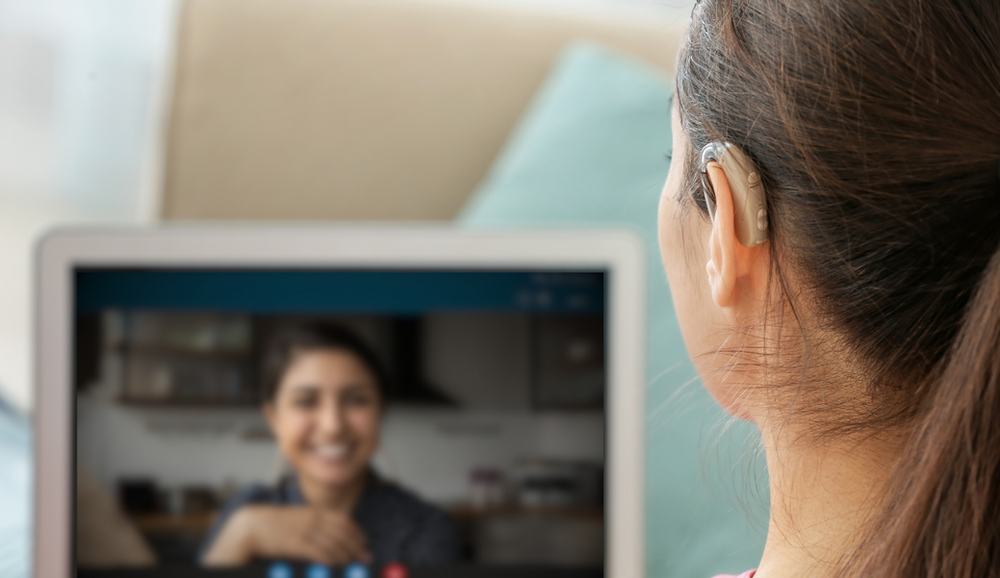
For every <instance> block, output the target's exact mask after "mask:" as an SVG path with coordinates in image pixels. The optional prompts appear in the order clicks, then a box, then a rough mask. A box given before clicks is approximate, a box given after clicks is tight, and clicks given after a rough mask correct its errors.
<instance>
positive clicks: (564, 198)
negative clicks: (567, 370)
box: [458, 43, 767, 578]
mask: <svg viewBox="0 0 1000 578" xmlns="http://www.w3.org/2000/svg"><path fill="white" fill-rule="evenodd" d="M670 96H671V86H670V83H669V81H668V80H667V79H666V78H665V77H664V76H663V75H662V73H660V72H659V71H655V70H653V69H651V68H647V67H646V66H644V65H643V64H641V63H638V62H635V61H633V60H630V59H628V58H626V57H623V56H620V55H617V54H614V53H611V52H609V51H607V50H605V49H603V48H601V47H599V46H596V45H593V44H583V43H581V44H575V45H572V46H570V47H569V48H568V49H567V50H566V51H565V52H564V54H563V55H562V57H561V58H560V60H559V62H558V64H557V66H556V67H555V69H554V70H553V72H552V74H551V75H550V77H549V79H548V80H547V82H546V83H545V85H544V86H543V87H542V89H541V91H540V92H539V93H538V95H537V96H536V97H535V100H534V102H533V103H532V105H531V106H530V108H529V109H528V111H527V113H526V114H525V115H524V117H523V118H522V119H521V121H520V123H519V125H518V127H517V128H516V129H515V131H514V132H513V134H512V136H511V137H510V139H509V140H508V142H507V144H506V146H505V148H504V150H503V151H502V153H501V154H500V156H499V158H498V159H497V160H496V162H495V164H494V165H493V167H492V169H491V170H490V172H489V174H488V176H487V177H486V179H485V180H484V182H483V183H482V184H481V185H480V187H479V189H478V190H477V191H476V193H475V194H474V195H473V197H472V198H471V199H470V201H469V203H468V204H467V206H466V207H465V208H464V210H463V211H462V213H461V215H460V216H459V218H458V221H459V223H461V224H463V225H465V226H470V227H505V228H510V227H526V226H527V227H540V226H541V227H552V226H572V227H581V226H595V227H606V226H617V227H622V226H625V227H630V228H632V229H634V230H635V231H636V232H637V233H638V234H639V235H640V236H641V237H642V239H643V241H644V243H645V245H646V251H647V260H648V273H647V275H648V279H649V287H648V288H647V296H648V297H647V298H648V300H649V302H648V312H647V315H646V319H647V321H648V328H647V330H648V337H647V338H648V353H647V359H648V364H647V368H646V371H647V376H648V388H647V393H646V416H645V417H646V444H647V445H646V459H647V473H646V570H647V572H646V574H647V576H650V577H664V578H666V577H669V578H675V577H677V578H709V577H711V576H714V575H715V574H719V573H732V574H736V573H739V572H742V571H744V570H747V569H750V568H753V567H755V566H756V564H757V563H758V562H759V561H760V556H761V553H762V550H763V541H764V534H765V531H764V526H765V525H766V524H756V525H755V524H753V523H751V522H749V521H748V515H750V519H751V520H758V521H764V522H766V513H763V514H762V512H766V502H765V501H764V500H762V499H760V498H756V499H755V498H751V499H748V500H746V501H745V503H747V504H748V505H749V508H747V509H745V508H739V507H735V506H734V501H733V500H731V499H729V500H727V494H732V491H731V490H734V489H736V488H737V486H741V485H742V484H744V483H746V482H747V481H748V480H746V479H740V480H734V479H733V478H732V476H730V473H731V471H730V470H732V471H739V470H740V468H736V467H732V468H731V467H730V466H734V465H736V464H741V465H742V461H741V460H742V459H743V458H742V456H741V455H740V454H741V452H740V451H739V450H742V449H744V448H752V447H754V438H753V433H754V432H753V428H751V427H750V426H748V425H747V424H743V423H734V422H733V421H732V420H731V419H730V418H729V417H728V415H725V414H724V412H723V411H722V410H721V409H719V408H718V407H717V406H716V405H715V403H714V402H713V401H712V400H711V397H710V396H709V395H708V394H707V393H705V391H704V389H703V388H702V387H701V384H700V382H698V381H697V376H696V374H695V371H694V368H693V366H692V365H691V363H690V360H689V358H688V355H687V352H686V350H685V348H684V342H683V341H682V338H681V334H680V329H679V328H678V326H677V319H676V317H675V315H674V310H673V304H672V303H671V300H670V293H669V290H668V287H667V283H666V278H665V275H664V273H663V268H662V265H661V263H660V252H659V248H658V244H657V236H656V212H657V203H658V201H659V195H660V190H661V189H662V187H663V183H664V182H665V180H666V176H667V171H668V169H669V167H670V165H669V153H670V148H671V136H670ZM719 425H722V426H725V428H724V429H725V431H726V435H725V437H724V439H723V438H721V437H720V435H719V428H717V427H716V426H719ZM733 448H735V449H736V450H737V451H736V452H733V451H732V450H733ZM719 465H721V466H722V467H717V466H719ZM713 471H714V472H716V474H718V472H719V471H721V472H722V474H724V475H712V474H711V473H710V472H713ZM749 481H750V482H753V480H749ZM757 483H760V484H762V485H763V486H765V487H766V485H767V484H766V481H758V482H757ZM729 497H731V496H729ZM747 510H750V511H747Z"/></svg>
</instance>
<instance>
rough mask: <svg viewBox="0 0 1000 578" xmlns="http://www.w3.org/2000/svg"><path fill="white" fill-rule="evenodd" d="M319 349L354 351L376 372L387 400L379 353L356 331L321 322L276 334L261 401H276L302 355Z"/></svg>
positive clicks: (265, 368) (268, 355) (268, 352)
mask: <svg viewBox="0 0 1000 578" xmlns="http://www.w3.org/2000/svg"><path fill="white" fill-rule="evenodd" d="M318 351H342V352H346V353H350V354H351V355H353V356H354V357H355V358H356V359H357V360H358V361H360V362H361V364H362V365H364V366H365V368H366V369H367V370H368V371H369V372H370V373H371V374H372V376H373V377H374V378H375V385H376V386H377V387H378V393H379V397H380V398H381V399H382V401H383V403H384V402H385V394H386V385H387V383H388V382H387V379H388V378H387V374H386V372H385V369H384V368H383V366H382V364H381V362H379V359H378V356H376V355H375V352H374V351H372V349H371V348H370V347H369V346H368V345H367V344H366V343H365V342H364V341H363V340H362V339H361V338H360V337H358V335H357V334H355V333H354V332H353V331H351V330H349V329H347V328H346V327H343V326H341V325H337V324H334V323H325V322H317V323H312V324H308V325H301V326H294V327H290V328H286V329H284V330H282V331H279V332H278V333H277V334H275V335H274V336H273V337H272V338H271V340H270V342H269V343H268V345H267V347H266V350H265V353H264V366H263V372H262V373H263V374H262V376H261V401H263V402H264V403H273V402H274V399H275V397H276V396H277V395H278V388H279V387H280V385H281V381H282V379H283V378H284V376H285V373H286V372H287V371H288V369H289V368H290V367H291V366H292V364H293V363H295V360H296V359H297V358H298V356H300V355H302V354H306V353H314V352H318Z"/></svg>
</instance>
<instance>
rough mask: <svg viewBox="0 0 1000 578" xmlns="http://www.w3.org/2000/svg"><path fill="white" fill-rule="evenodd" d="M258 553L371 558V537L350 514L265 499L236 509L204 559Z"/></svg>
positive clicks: (235, 561)
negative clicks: (271, 503) (272, 503)
mask: <svg viewBox="0 0 1000 578" xmlns="http://www.w3.org/2000/svg"><path fill="white" fill-rule="evenodd" d="M259 558H263V559H286V560H308V561H310V562H317V563H320V564H326V565H338V566H339V565H345V564H348V563H351V562H359V561H360V562H366V563H367V562H371V554H370V553H369V552H368V545H367V539H366V537H365V535H364V533H363V532H362V531H361V529H360V528H359V527H358V525H357V524H355V522H354V520H352V519H351V518H350V516H347V515H345V514H342V513H339V512H335V511H331V510H323V509H319V508H312V507H309V506H267V505H254V506H246V507H244V508H240V510H239V511H237V512H236V513H235V514H233V516H232V517H231V518H230V519H229V521H228V522H227V523H226V525H225V526H224V527H223V529H222V531H221V532H220V533H219V536H218V538H216V540H215V542H214V543H213V544H212V547H211V549H209V550H208V552H206V553H205V557H204V559H203V562H204V563H205V564H206V565H209V566H239V565H243V564H247V563H249V562H251V561H253V560H254V559H259Z"/></svg>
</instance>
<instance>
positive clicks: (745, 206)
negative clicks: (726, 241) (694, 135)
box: [699, 142, 767, 247]
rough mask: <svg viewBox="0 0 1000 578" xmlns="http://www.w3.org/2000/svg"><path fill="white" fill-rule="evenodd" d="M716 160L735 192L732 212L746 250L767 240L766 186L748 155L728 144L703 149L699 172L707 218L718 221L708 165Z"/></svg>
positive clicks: (712, 144) (737, 235)
mask: <svg viewBox="0 0 1000 578" xmlns="http://www.w3.org/2000/svg"><path fill="white" fill-rule="evenodd" d="M709 161H715V162H717V163H719V165H721V166H722V170H723V172H725V173H726V179H728V180H729V189H730V190H731V191H732V193H733V212H734V213H735V217H736V219H735V220H736V223H735V225H736V238H737V239H739V241H740V243H741V244H742V245H743V246H744V247H756V246H757V245H760V244H761V243H763V242H764V241H766V240H767V208H766V207H765V206H764V187H763V186H761V184H760V174H759V173H758V172H757V168H756V167H755V166H754V164H753V161H751V160H750V158H749V157H748V156H746V154H744V153H743V151H741V150H740V149H739V147H737V146H736V145H733V144H731V143H728V142H710V143H708V144H707V145H705V148H703V149H701V163H700V164H699V170H700V171H701V174H702V181H703V183H702V189H703V190H704V192H705V205H706V206H707V207H708V215H709V217H710V218H711V219H713V221H714V219H715V199H714V198H712V197H711V195H712V194H714V192H711V193H710V190H711V189H710V184H709V182H708V163H709Z"/></svg>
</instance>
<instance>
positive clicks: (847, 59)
mask: <svg viewBox="0 0 1000 578" xmlns="http://www.w3.org/2000/svg"><path fill="white" fill-rule="evenodd" d="M677 93H678V99H679V100H678V105H679V108H680V112H681V119H682V123H683V127H684V131H685V133H686V135H687V137H688V138H689V139H690V141H691V151H690V153H691V154H690V155H689V156H688V158H687V159H675V160H676V161H678V162H686V163H687V169H686V172H687V187H686V189H685V193H684V195H685V197H684V202H685V203H693V204H694V205H696V206H698V207H699V208H700V209H702V211H703V212H704V207H703V201H702V200H701V199H702V193H701V191H700V190H699V187H700V186H701V185H700V181H699V179H696V178H694V175H695V174H696V168H697V167H696V159H695V155H696V154H697V152H698V151H700V149H701V148H702V147H703V146H704V145H705V144H707V143H708V142H711V141H729V142H732V143H735V144H737V145H739V146H740V147H741V148H742V149H743V150H744V151H745V152H746V153H747V154H748V155H749V156H750V157H751V158H752V159H753V160H754V162H756V164H757V166H758V169H759V172H760V173H761V177H762V181H763V183H764V186H765V190H766V204H767V209H768V213H769V222H770V227H771V230H770V240H771V243H770V245H769V251H770V253H771V257H772V263H773V264H774V265H773V269H772V277H771V279H772V282H773V283H774V284H775V286H776V287H778V288H779V290H780V291H781V293H782V295H783V297H784V300H785V302H786V303H788V304H789V307H790V309H791V311H792V314H793V316H794V317H795V318H796V319H799V320H800V322H801V318H800V316H799V315H798V314H797V311H801V310H802V309H804V308H805V307H804V305H808V309H810V310H811V311H813V312H814V313H815V315H816V317H817V318H818V325H819V326H820V327H822V328H823V330H824V331H829V332H830V333H832V334H834V335H836V336H838V339H839V340H840V341H841V342H842V343H840V344H838V347H841V348H842V351H844V352H846V353H847V354H848V355H849V357H850V358H851V359H852V360H855V361H856V364H857V367H858V374H859V375H860V376H862V377H863V381H864V386H865V388H866V390H865V393H866V394H867V395H865V396H864V397H865V398H866V402H865V403H860V404H843V403H839V402H835V401H834V402H831V403H830V404H829V405H828V406H826V407H822V408H820V409H819V410H817V409H813V410H811V412H812V413H810V418H811V419H813V420H815V421H818V422H821V423H818V425H817V428H816V431H825V432H826V434H828V435H832V434H833V433H834V432H836V433H856V432H862V433H865V432H867V433H869V434H870V433H871V432H873V431H878V430H880V429H883V430H885V429H889V428H897V429H898V430H899V431H903V432H906V435H905V436H904V437H905V442H904V447H903V449H902V453H901V457H900V458H899V461H898V463H896V464H895V466H894V467H896V468H897V470H896V473H895V475H894V476H893V477H892V480H893V481H892V482H891V486H890V487H889V488H887V489H886V498H885V503H884V504H883V505H882V506H881V507H882V511H881V512H880V513H878V514H876V516H875V518H874V519H873V520H872V522H871V524H870V527H869V528H865V529H863V530H864V531H865V534H864V535H865V538H863V539H862V541H861V542H860V544H859V546H858V547H857V548H856V549H854V550H853V551H852V552H850V553H848V555H847V558H846V559H845V561H844V562H843V564H842V568H841V573H842V575H844V576H865V577H890V576H891V577H900V578H902V577H904V576H906V577H908V578H918V577H935V578H939V577H940V578H945V577H947V578H972V577H986V576H991V577H995V576H1000V173H998V161H1000V2H998V1H997V0H703V1H702V2H700V3H699V4H698V5H697V6H696V8H695V11H694V15H693V21H692V25H691V28H690V31H689V36H688V41H687V44H686V46H685V47H684V48H683V52H682V54H681V58H680V62H679V68H678V78H677ZM791 276H794V278H795V279H796V281H797V282H798V284H797V285H799V286H803V287H805V290H804V291H802V292H799V293H798V294H794V295H793V294H792V292H791V291H790V289H789V287H791V286H792V284H791V283H789V279H790V278H791ZM828 334H829V333H827V335H828ZM807 338H808V336H807ZM816 345H817V344H811V345H806V346H805V347H804V348H803V351H804V352H808V351H817V350H819V349H822V348H821V347H816ZM806 381H808V380H804V381H803V382H801V383H798V384H797V387H798V389H799V390H801V389H802V388H808V387H810V384H809V383H807V382H806ZM814 385H815V384H814ZM822 385H823V386H828V385H830V383H822ZM824 395H826V394H825V393H824ZM869 396H870V400H871V402H870V403H868V402H867V398H869ZM813 399H816V397H815V396H814V397H813ZM830 399H836V395H835V394H831V395H830ZM824 415H825V416H826V417H825V418H822V417H821V416H824ZM822 420H825V421H822ZM860 530H862V529H859V531H860Z"/></svg>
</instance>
